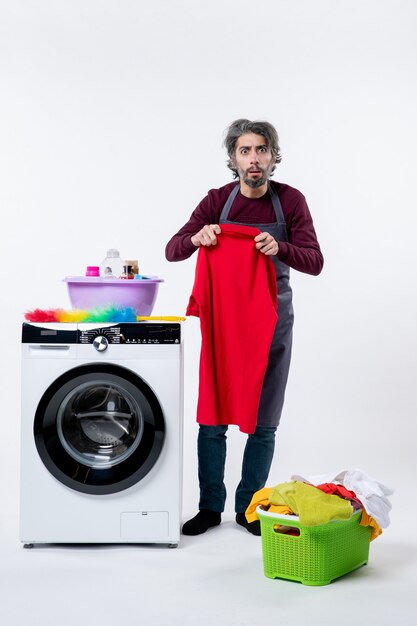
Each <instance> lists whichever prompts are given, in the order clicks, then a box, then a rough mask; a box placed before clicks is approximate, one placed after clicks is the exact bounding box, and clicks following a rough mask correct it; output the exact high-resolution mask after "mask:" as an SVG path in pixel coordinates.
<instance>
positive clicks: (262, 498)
mask: <svg viewBox="0 0 417 626" xmlns="http://www.w3.org/2000/svg"><path fill="white" fill-rule="evenodd" d="M271 491H272V489H271V487H264V488H263V489H260V490H259V491H256V492H255V493H254V494H253V496H252V500H251V501H250V503H249V506H248V508H247V509H246V511H245V516H246V519H247V521H248V522H249V523H251V522H255V521H256V520H257V519H258V514H257V513H256V507H258V506H262V507H263V508H264V509H265V510H267V511H268V512H269V513H281V515H291V514H292V511H291V509H290V508H289V507H288V506H287V505H286V504H285V505H280V504H278V505H274V504H271V503H270V501H269V496H270V495H271Z"/></svg>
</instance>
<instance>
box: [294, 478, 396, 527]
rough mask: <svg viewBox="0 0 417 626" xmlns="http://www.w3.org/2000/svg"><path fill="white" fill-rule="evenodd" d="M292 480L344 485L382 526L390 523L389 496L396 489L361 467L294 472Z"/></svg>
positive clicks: (311, 483)
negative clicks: (310, 474)
mask: <svg viewBox="0 0 417 626" xmlns="http://www.w3.org/2000/svg"><path fill="white" fill-rule="evenodd" d="M291 480H298V481H301V482H304V483H310V485H315V486H317V485H322V484H323V483H336V484H339V485H343V486H344V487H346V489H349V491H354V492H355V494H356V495H357V497H358V499H359V500H360V501H361V502H362V504H363V507H364V509H365V511H366V512H367V513H368V515H370V516H371V517H373V518H374V520H375V521H376V522H377V523H378V524H379V526H381V528H387V526H389V524H390V520H389V512H390V510H391V508H392V505H391V502H390V501H389V499H388V497H387V496H390V495H392V494H393V493H394V491H393V490H392V489H391V488H390V487H387V486H386V485H383V484H382V483H380V482H379V481H377V480H375V478H372V477H371V476H369V475H368V474H366V473H365V472H364V471H362V470H360V469H351V470H342V471H341V472H335V473H330V474H317V475H315V476H300V475H298V474H294V475H293V476H291Z"/></svg>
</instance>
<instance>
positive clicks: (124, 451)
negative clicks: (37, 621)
mask: <svg viewBox="0 0 417 626" xmlns="http://www.w3.org/2000/svg"><path fill="white" fill-rule="evenodd" d="M182 355H183V346H182V340H181V327H180V324H177V323H155V322H149V323H148V322H139V323H136V324H103V325H100V324H86V323H80V324H75V323H74V324H71V323H68V324H65V323H61V324H51V323H45V324H40V323H38V324H23V328H22V428H21V498H20V538H21V541H22V542H23V543H24V544H25V545H29V544H30V545H32V544H34V543H166V544H168V545H177V543H178V541H179V536H180V518H181V496H182V427H183V423H182V414H183V362H182Z"/></svg>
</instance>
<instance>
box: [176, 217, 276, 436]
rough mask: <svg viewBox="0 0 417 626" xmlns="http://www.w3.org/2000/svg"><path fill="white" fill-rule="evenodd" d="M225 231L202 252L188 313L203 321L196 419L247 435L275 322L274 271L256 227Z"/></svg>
mask: <svg viewBox="0 0 417 626" xmlns="http://www.w3.org/2000/svg"><path fill="white" fill-rule="evenodd" d="M220 228H221V230H222V232H221V234H220V235H217V245H215V246H210V247H205V246H201V247H200V250H199V253H198V258H197V266H196V273H195V282H194V287H193V291H192V294H191V297H190V301H189V304H188V308H187V313H186V314H187V315H195V316H197V317H200V324H201V355H200V383H199V398H198V405H197V421H198V422H199V423H200V424H205V425H208V426H216V425H219V424H223V425H226V424H236V425H237V426H239V428H240V430H241V431H242V432H244V433H248V434H250V433H253V432H254V430H255V428H256V420H257V415H258V407H259V400H260V396H261V391H262V384H263V379H264V376H265V371H266V367H267V365H268V355H269V349H270V346H271V341H272V336H273V333H274V329H275V325H276V322H277V319H278V315H277V286H276V274H275V268H274V265H273V263H272V260H271V259H270V258H269V257H267V256H265V255H264V254H262V253H261V252H259V250H257V249H256V247H255V242H254V238H255V237H256V235H259V233H260V231H259V229H258V228H254V227H251V226H240V225H234V224H221V226H220Z"/></svg>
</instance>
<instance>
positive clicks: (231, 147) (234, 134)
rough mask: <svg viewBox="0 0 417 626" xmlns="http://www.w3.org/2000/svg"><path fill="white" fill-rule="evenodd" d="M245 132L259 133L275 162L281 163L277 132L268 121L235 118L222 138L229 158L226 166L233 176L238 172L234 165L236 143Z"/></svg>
mask: <svg viewBox="0 0 417 626" xmlns="http://www.w3.org/2000/svg"><path fill="white" fill-rule="evenodd" d="M247 133H254V134H255V135H261V136H262V137H264V138H265V140H266V143H267V146H268V148H269V149H270V150H271V153H272V156H273V157H274V158H275V163H281V158H282V157H281V151H280V148H279V143H278V141H279V140H278V133H277V131H276V130H275V128H274V127H273V126H272V124H270V123H269V122H261V121H255V122H251V121H250V120H246V119H243V118H242V119H239V120H235V121H234V122H232V123H231V124H230V126H229V127H228V129H227V133H226V137H225V140H224V146H225V148H226V150H227V154H228V156H229V160H228V162H227V167H228V168H229V169H231V170H232V172H233V177H234V178H238V177H239V174H238V172H237V169H236V167H235V166H234V158H235V153H236V143H237V140H238V139H239V137H241V136H242V135H246V134H247ZM274 170H275V167H273V169H272V170H271V174H272V173H273V172H274Z"/></svg>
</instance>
